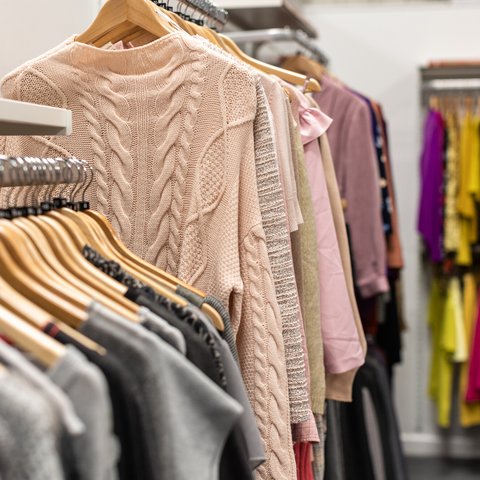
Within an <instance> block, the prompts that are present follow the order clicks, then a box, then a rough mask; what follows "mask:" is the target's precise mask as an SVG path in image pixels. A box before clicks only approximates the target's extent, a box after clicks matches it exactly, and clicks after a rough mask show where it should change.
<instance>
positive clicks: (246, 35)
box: [228, 27, 328, 65]
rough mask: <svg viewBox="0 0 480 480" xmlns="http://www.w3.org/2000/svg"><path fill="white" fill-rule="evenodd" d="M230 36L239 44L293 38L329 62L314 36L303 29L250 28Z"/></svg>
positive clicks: (318, 57) (323, 60)
mask: <svg viewBox="0 0 480 480" xmlns="http://www.w3.org/2000/svg"><path fill="white" fill-rule="evenodd" d="M228 36H229V37H230V38H231V39H232V40H233V41H234V42H235V43H237V44H242V43H256V44H262V43H265V42H276V41H282V40H292V41H294V42H296V43H298V44H299V45H300V46H302V47H303V48H305V49H306V50H307V51H308V52H309V53H310V54H312V55H313V56H314V57H315V58H316V59H317V60H318V61H319V62H320V63H321V64H322V65H327V64H328V58H327V56H326V55H325V54H324V53H323V52H322V51H321V50H320V49H319V48H318V46H317V45H316V44H315V41H314V39H313V38H312V37H310V36H308V34H307V33H306V32H304V31H303V30H293V29H291V28H289V27H285V28H268V29H264V30H249V31H245V32H230V33H228Z"/></svg>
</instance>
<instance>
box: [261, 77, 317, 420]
mask: <svg viewBox="0 0 480 480" xmlns="http://www.w3.org/2000/svg"><path fill="white" fill-rule="evenodd" d="M257 102H258V105H257V116H256V118H255V124H254V128H255V159H256V170H257V187H258V194H259V199H260V211H261V214H262V224H263V228H264V230H265V236H266V240H267V250H268V258H269V260H270V265H271V268H272V274H273V280H274V283H275V293H276V295H277V300H278V306H279V307H280V314H281V316H282V330H283V340H284V342H285V360H286V363H287V374H288V395H289V402H290V421H291V422H292V423H299V422H303V421H305V420H307V419H308V418H309V416H310V414H311V410H310V405H309V399H308V391H307V379H306V373H305V360H304V355H303V350H302V337H301V335H300V322H299V317H298V309H299V305H298V300H297V286H296V284H295V272H294V269H293V259H292V253H291V247H290V240H289V237H288V230H287V219H286V214H285V204H284V201H283V197H282V187H281V184H280V177H279V172H278V165H277V162H276V154H275V145H274V143H273V135H272V128H271V125H272V120H271V118H270V112H269V109H268V104H267V98H266V96H265V91H264V89H263V87H262V85H261V84H260V83H257Z"/></svg>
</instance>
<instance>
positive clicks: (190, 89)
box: [146, 47, 206, 275]
mask: <svg viewBox="0 0 480 480" xmlns="http://www.w3.org/2000/svg"><path fill="white" fill-rule="evenodd" d="M184 48H186V47H184ZM189 57H190V58H189V60H190V63H189V64H188V65H182V69H181V70H180V72H179V71H178V69H175V68H174V71H175V73H176V75H182V78H181V79H180V81H179V80H178V79H177V80H176V81H175V82H172V83H171V84H170V85H169V84H168V83H167V84H166V85H164V86H163V87H162V88H163V89H164V93H165V89H167V90H168V89H169V88H170V89H172V91H171V95H172V96H173V95H175V94H176V95H183V96H184V98H183V101H181V102H178V107H177V110H176V111H172V110H173V108H174V104H173V102H172V103H171V105H170V106H169V108H168V110H167V112H164V119H166V120H168V119H171V118H172V117H173V116H176V115H178V114H179V112H180V111H182V110H184V112H185V113H184V117H183V118H182V119H181V125H180V126H179V128H180V132H178V131H177V132H172V133H175V135H176V136H175V138H174V141H173V142H171V140H170V142H171V143H170V144H169V145H168V147H167V154H166V155H165V156H164V166H163V169H164V171H162V174H161V175H160V178H159V179H158V180H157V181H155V183H154V186H153V189H152V192H155V193H156V195H155V197H156V198H154V197H153V196H152V202H151V205H154V206H155V209H154V210H153V211H152V216H151V218H150V222H149V227H148V237H149V240H150V241H149V244H150V245H151V247H150V248H149V249H148V251H147V254H146V260H147V261H150V262H151V263H153V264H155V265H161V266H162V268H164V269H165V270H166V271H168V272H170V273H172V274H173V275H177V273H178V264H179V261H180V258H179V257H180V255H179V248H180V245H181V243H182V242H181V231H182V216H183V215H182V213H183V212H182V208H183V194H184V190H185V178H186V171H187V165H188V158H189V152H190V144H191V142H192V138H193V127H194V125H195V121H196V115H197V111H198V108H199V107H200V104H201V101H202V95H201V86H202V83H203V80H204V75H205V73H204V72H205V65H206V54H205V53H204V52H202V51H199V50H194V49H193V48H192V49H191V52H190V56H189ZM174 67H175V66H174ZM178 85H181V88H180V89H178ZM175 103H177V102H175ZM158 118H162V117H161V116H158ZM166 127H167V125H163V127H160V126H159V125H157V126H156V133H157V132H158V133H160V132H159V130H160V128H166ZM171 130H174V129H171ZM169 135H171V133H167V139H165V141H164V142H169V138H168V136H169ZM163 137H164V135H160V134H156V135H155V139H154V140H155V142H156V147H157V151H158V152H159V153H160V152H164V151H165V144H164V143H162V142H160V141H159V140H160V139H162V138H163ZM171 157H173V158H171ZM157 188H158V190H157ZM157 199H158V200H157ZM153 202H158V203H153ZM161 232H165V233H164V234H163V235H162V233H161Z"/></svg>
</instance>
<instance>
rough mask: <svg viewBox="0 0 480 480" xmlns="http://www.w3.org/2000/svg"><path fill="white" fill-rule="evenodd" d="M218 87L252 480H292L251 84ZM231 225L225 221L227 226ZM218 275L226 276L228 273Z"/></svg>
mask: <svg viewBox="0 0 480 480" xmlns="http://www.w3.org/2000/svg"><path fill="white" fill-rule="evenodd" d="M221 84H222V86H223V90H222V95H223V96H224V97H225V102H224V105H225V107H224V108H225V116H226V119H227V123H228V131H227V137H228V142H227V144H226V145H227V146H226V157H225V158H226V160H225V161H226V162H227V165H230V166H231V168H230V169H229V177H230V179H231V180H230V181H233V175H234V176H235V184H232V183H231V184H230V186H229V193H230V194H233V192H232V188H235V189H236V190H237V199H236V200H235V201H236V207H235V208H236V209H237V213H236V215H235V218H234V221H235V226H234V228H235V229H236V231H237V242H238V244H237V248H236V250H235V252H232V255H233V254H234V256H232V257H231V258H230V260H229V261H230V262H233V261H235V262H239V263H238V269H239V272H238V273H239V281H240V283H239V284H237V285H236V286H235V289H234V291H233V293H232V294H231V295H230V299H229V302H228V303H229V307H230V313H231V318H232V325H233V328H234V331H235V334H236V342H237V348H238V355H239V359H240V367H241V371H242V376H243V379H244V382H245V386H246V388H247V392H248V395H249V399H250V402H251V404H252V407H253V409H254V412H255V416H256V419H257V425H258V428H259V431H260V434H261V437H262V440H263V443H264V450H265V457H266V462H265V463H264V464H263V465H262V466H260V467H259V469H258V472H259V474H258V478H261V479H265V480H267V479H275V480H294V479H295V478H296V467H295V458H294V455H293V445H292V436H291V428H290V412H289V402H288V384H287V369H286V365H285V348H284V341H283V336H282V319H281V316H280V309H279V306H278V302H277V298H276V292H275V285H274V281H273V276H272V270H271V265H270V260H269V257H268V250H267V242H266V237H265V231H264V227H263V224H262V215H261V208H260V201H259V191H258V187H257V182H256V164H255V156H256V155H255V149H256V148H255V142H254V140H255V138H254V121H255V116H256V112H257V108H258V105H257V97H256V77H255V76H254V75H252V74H251V73H250V72H249V71H247V70H245V69H243V68H238V67H235V68H232V69H231V70H230V71H229V72H228V73H227V74H226V75H225V77H224V79H223V80H222V83H221ZM240 95H242V96H240ZM252 108H253V115H251V113H252V112H251V109H252ZM247 110H248V112H247ZM250 119H251V120H250ZM239 155H240V158H239ZM234 165H236V168H237V170H235V171H233V170H232V169H233V166H234ZM231 217H232V215H231V214H230V215H229V217H228V219H225V221H227V220H229V219H230V218H231ZM223 268H224V269H225V268H230V269H231V267H229V266H228V265H225V266H224V267H223ZM224 274H225V272H224ZM212 293H215V292H214V291H212Z"/></svg>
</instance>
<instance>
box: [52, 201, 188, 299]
mask: <svg viewBox="0 0 480 480" xmlns="http://www.w3.org/2000/svg"><path fill="white" fill-rule="evenodd" d="M49 214H51V215H54V214H55V215H65V216H66V217H68V218H69V219H71V220H73V221H74V222H75V223H76V225H77V226H78V227H79V228H82V229H84V231H85V232H89V235H90V237H89V239H90V245H91V246H92V247H93V248H95V249H96V250H98V251H99V253H100V254H101V255H102V256H104V257H106V258H109V259H113V260H115V261H117V262H118V263H119V264H120V265H121V267H122V268H123V269H124V270H126V271H127V272H128V273H130V274H131V275H133V276H136V277H137V278H138V279H139V280H140V281H142V282H144V283H146V284H148V285H151V286H152V287H153V288H154V289H155V290H156V291H157V293H159V294H160V295H162V296H164V297H166V298H168V299H169V300H171V301H172V302H175V303H177V304H178V305H180V306H186V305H188V301H187V300H185V299H184V298H183V297H180V296H179V295H177V294H176V293H174V292H173V291H172V290H171V289H170V288H168V287H167V286H165V284H162V283H160V282H158V281H157V282H154V281H152V280H151V279H150V278H148V277H147V276H145V275H144V274H143V273H142V272H141V271H139V270H138V269H136V268H135V267H133V268H132V267H131V266H130V264H128V263H124V262H123V261H122V258H121V257H120V256H119V255H117V253H116V251H115V249H114V248H111V246H109V245H108V243H109V242H108V239H107V237H106V236H105V235H104V234H103V231H102V230H101V229H99V230H96V226H97V224H96V223H95V222H94V221H93V220H92V219H91V217H89V216H87V215H85V216H84V217H80V215H79V213H77V212H74V211H73V210H69V209H68V208H64V209H62V210H61V212H60V211H59V212H50V213H49ZM58 218H59V219H60V217H58ZM89 221H91V222H92V223H90V224H89V223H88V222H89ZM97 227H98V226H97ZM112 256H114V258H112Z"/></svg>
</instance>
